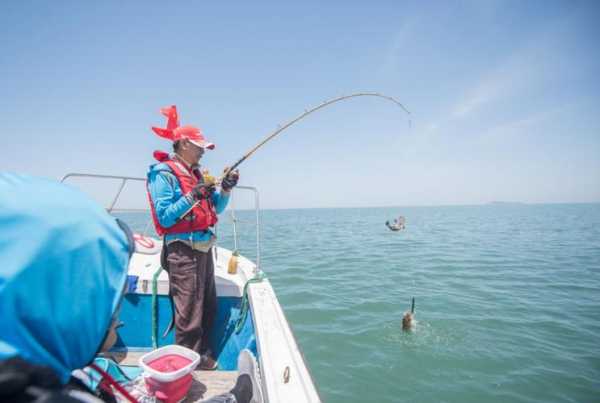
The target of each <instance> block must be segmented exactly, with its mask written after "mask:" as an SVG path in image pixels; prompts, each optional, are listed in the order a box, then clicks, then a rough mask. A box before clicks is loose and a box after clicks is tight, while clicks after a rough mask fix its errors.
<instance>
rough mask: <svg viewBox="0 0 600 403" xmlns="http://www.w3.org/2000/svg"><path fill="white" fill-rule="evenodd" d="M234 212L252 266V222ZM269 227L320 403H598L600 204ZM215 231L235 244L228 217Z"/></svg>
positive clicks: (451, 210) (322, 213) (474, 209)
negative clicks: (410, 328)
mask: <svg viewBox="0 0 600 403" xmlns="http://www.w3.org/2000/svg"><path fill="white" fill-rule="evenodd" d="M237 214H238V218H240V219H243V220H245V221H248V222H244V223H241V224H239V228H238V230H239V232H240V236H241V239H242V240H241V242H240V245H239V246H240V250H241V252H242V254H244V255H246V256H248V257H250V258H252V259H254V258H255V244H254V242H255V241H254V239H255V238H254V231H255V228H254V226H253V224H252V220H253V214H254V213H253V212H248V211H242V212H238V213H237ZM399 214H402V215H404V216H405V217H406V220H407V223H406V230H405V231H402V232H391V231H389V230H388V229H387V228H386V227H385V226H384V222H385V221H386V220H391V219H393V218H394V217H396V216H398V215H399ZM261 225H262V236H261V242H262V248H261V254H262V256H261V259H262V268H263V270H264V271H265V272H266V273H267V275H268V277H269V278H270V280H271V282H272V284H273V287H274V289H275V292H276V293H277V295H278V297H279V300H280V302H281V305H282V307H283V309H284V311H285V313H286V316H287V318H288V320H289V321H290V323H291V325H292V327H293V329H294V333H295V334H296V337H297V339H298V341H299V343H300V345H301V348H302V350H303V351H304V355H305V357H306V359H307V362H308V365H309V367H310V369H311V372H312V374H313V376H314V378H315V381H316V383H317V386H318V389H319V391H320V393H321V396H322V398H323V400H324V401H326V402H474V403H475V402H600V204H587V205H584V204H579V205H568V204H564V205H487V206H461V207H404V208H360V209H306V210H266V211H262V212H261ZM140 227H141V228H140ZM138 229H143V225H141V224H139V225H138ZM218 235H219V238H220V239H221V241H220V244H221V246H224V247H227V248H232V245H233V243H232V237H231V220H230V218H229V214H228V213H226V214H223V215H222V219H221V224H220V225H219V229H218ZM413 296H414V297H415V298H416V318H417V320H418V325H417V328H416V331H415V332H413V333H411V334H405V333H403V332H402V331H401V330H400V329H401V318H402V314H403V312H404V311H405V310H407V309H408V308H409V304H410V298H411V297H413Z"/></svg>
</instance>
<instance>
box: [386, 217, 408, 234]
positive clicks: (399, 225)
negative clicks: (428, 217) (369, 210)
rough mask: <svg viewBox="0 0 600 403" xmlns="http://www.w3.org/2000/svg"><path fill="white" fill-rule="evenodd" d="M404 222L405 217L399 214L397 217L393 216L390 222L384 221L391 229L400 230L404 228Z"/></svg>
mask: <svg viewBox="0 0 600 403" xmlns="http://www.w3.org/2000/svg"><path fill="white" fill-rule="evenodd" d="M405 223H406V218H404V216H400V217H398V218H394V221H393V222H392V223H391V224H390V222H389V221H386V222H385V225H386V226H387V227H388V228H389V229H390V230H392V231H400V230H402V229H404V228H406V227H405V226H404V224H405Z"/></svg>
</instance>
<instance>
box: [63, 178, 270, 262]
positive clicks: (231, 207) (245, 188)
mask: <svg viewBox="0 0 600 403" xmlns="http://www.w3.org/2000/svg"><path fill="white" fill-rule="evenodd" d="M72 178H84V179H91V180H98V179H100V180H113V181H120V184H119V188H118V190H117V192H116V193H115V195H114V197H113V198H112V201H111V203H110V205H109V206H108V207H105V208H106V211H107V212H108V213H109V214H112V213H113V212H145V213H149V212H150V208H149V207H148V208H145V209H127V208H115V206H116V205H117V202H118V201H119V198H120V197H121V194H122V193H123V189H124V188H125V185H126V184H127V182H143V183H146V178H140V177H134V176H121V175H102V174H90V173H80V172H71V173H68V174H66V175H65V176H63V177H62V178H61V179H60V182H61V183H65V182H67V181H68V180H69V179H72ZM240 190H241V191H249V192H252V193H253V194H254V211H255V217H256V223H255V225H256V262H255V263H256V265H255V267H254V274H256V273H258V272H259V270H260V268H261V266H260V229H261V225H260V199H259V194H258V189H257V188H255V187H253V186H242V185H237V186H236V187H235V188H233V189H232V190H231V203H230V204H229V206H228V210H229V216H230V218H231V222H232V226H233V244H234V249H237V247H238V231H237V224H238V223H240V222H243V221H241V220H239V219H238V218H237V217H236V213H235V211H236V209H235V202H234V195H235V192H238V191H240ZM151 226H152V219H151V218H150V219H149V220H148V223H147V224H146V228H145V229H144V232H143V235H144V236H146V235H147V234H148V231H149V229H150V228H152V227H151Z"/></svg>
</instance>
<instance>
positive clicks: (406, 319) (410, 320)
mask: <svg viewBox="0 0 600 403" xmlns="http://www.w3.org/2000/svg"><path fill="white" fill-rule="evenodd" d="M414 316H415V297H413V298H412V303H411V307H410V312H404V316H403V317H402V330H403V331H405V332H410V331H411V330H413V329H414V327H415V324H416V322H417V321H416V320H414Z"/></svg>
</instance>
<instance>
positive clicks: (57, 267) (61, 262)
mask: <svg viewBox="0 0 600 403" xmlns="http://www.w3.org/2000/svg"><path fill="white" fill-rule="evenodd" d="M0 231H1V233H2V235H1V237H0V318H1V319H0V374H1V376H0V401H1V400H3V398H6V397H7V394H8V395H10V394H11V393H12V394H13V395H14V396H13V398H11V399H5V400H10V401H19V400H20V401H35V400H36V399H42V398H45V399H48V400H50V401H65V402H66V401H78V400H77V398H76V397H74V395H77V393H81V392H80V391H79V390H77V388H76V387H72V388H71V387H70V388H65V385H67V384H69V383H70V381H71V372H72V371H73V370H75V369H78V368H82V367H85V366H86V365H88V364H89V363H91V362H92V361H93V359H94V357H95V356H96V354H97V353H98V352H99V351H100V350H101V349H102V346H103V344H104V342H105V339H106V338H107V336H108V335H109V330H110V328H111V323H115V321H116V318H114V315H115V312H117V308H118V307H119V304H120V302H121V298H122V296H123V289H124V287H125V283H126V279H127V266H128V262H129V258H130V254H131V253H132V247H133V244H130V241H129V238H128V236H127V234H126V232H125V231H124V229H123V227H122V226H120V225H119V224H118V223H117V221H116V220H115V219H114V218H113V217H111V216H110V215H109V214H108V213H107V212H106V211H105V210H104V209H103V208H102V207H101V206H99V205H97V204H96V203H95V202H93V201H92V200H90V199H89V198H88V197H86V196H85V195H84V194H82V193H81V192H80V191H78V190H76V189H74V188H71V187H68V186H66V185H63V184H60V183H57V182H53V181H50V180H44V179H38V178H32V177H28V176H20V175H16V174H2V175H0ZM112 327H114V326H112ZM73 399H75V400H73Z"/></svg>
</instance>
